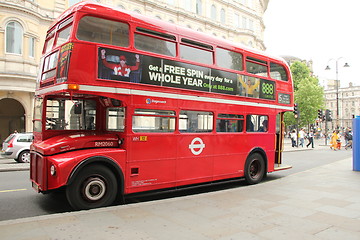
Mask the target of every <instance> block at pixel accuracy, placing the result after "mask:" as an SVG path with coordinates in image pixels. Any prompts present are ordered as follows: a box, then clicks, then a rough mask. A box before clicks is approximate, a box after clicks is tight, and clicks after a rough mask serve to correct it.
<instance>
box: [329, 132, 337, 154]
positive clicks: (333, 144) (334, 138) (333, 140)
mask: <svg viewBox="0 0 360 240" xmlns="http://www.w3.org/2000/svg"><path fill="white" fill-rule="evenodd" d="M338 140H339V135H338V131H336V130H334V131H333V133H332V135H331V139H330V144H331V145H330V149H333V150H334V151H336V149H338Z"/></svg>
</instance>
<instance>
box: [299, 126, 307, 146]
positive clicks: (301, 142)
mask: <svg viewBox="0 0 360 240" xmlns="http://www.w3.org/2000/svg"><path fill="white" fill-rule="evenodd" d="M305 135H306V134H305V131H304V129H303V128H302V129H301V130H300V131H299V141H300V144H299V145H300V146H301V147H304V141H305Z"/></svg>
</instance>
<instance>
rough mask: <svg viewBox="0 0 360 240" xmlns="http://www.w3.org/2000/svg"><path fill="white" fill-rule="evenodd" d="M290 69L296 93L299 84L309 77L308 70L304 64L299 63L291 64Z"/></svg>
mask: <svg viewBox="0 0 360 240" xmlns="http://www.w3.org/2000/svg"><path fill="white" fill-rule="evenodd" d="M290 69H291V73H292V77H293V82H294V91H297V90H298V85H299V83H300V82H301V81H302V80H303V79H305V78H307V77H309V76H310V69H309V68H308V66H307V65H306V64H305V63H303V62H300V61H296V62H294V63H293V64H291V66H290Z"/></svg>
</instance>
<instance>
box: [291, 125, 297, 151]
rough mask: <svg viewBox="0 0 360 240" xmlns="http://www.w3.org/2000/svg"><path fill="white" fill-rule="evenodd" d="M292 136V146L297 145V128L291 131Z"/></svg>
mask: <svg viewBox="0 0 360 240" xmlns="http://www.w3.org/2000/svg"><path fill="white" fill-rule="evenodd" d="M290 138H291V146H292V147H297V145H296V141H297V134H296V130H295V129H293V130H292V131H291V133H290Z"/></svg>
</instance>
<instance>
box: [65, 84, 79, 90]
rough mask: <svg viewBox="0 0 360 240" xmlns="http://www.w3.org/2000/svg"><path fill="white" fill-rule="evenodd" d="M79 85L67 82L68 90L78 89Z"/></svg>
mask: <svg viewBox="0 0 360 240" xmlns="http://www.w3.org/2000/svg"><path fill="white" fill-rule="evenodd" d="M79 89H80V85H79V84H68V90H79Z"/></svg>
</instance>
